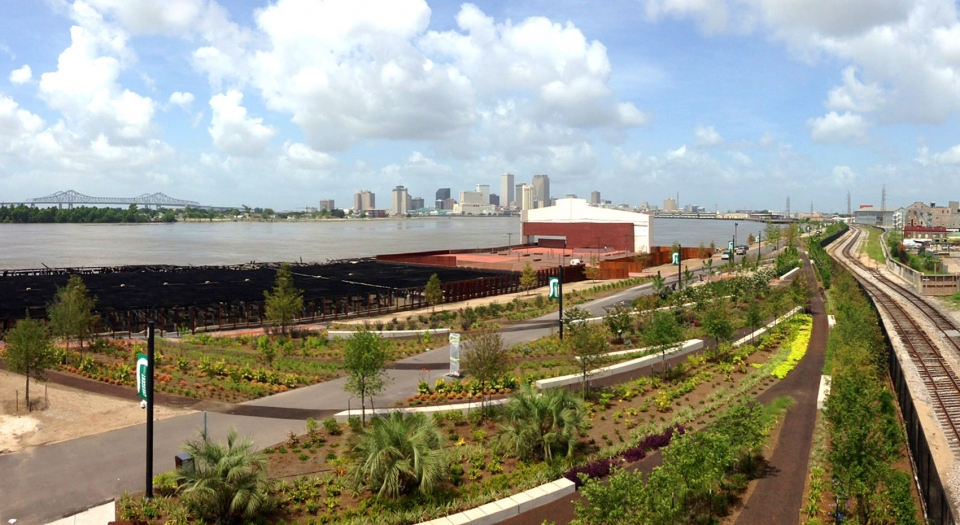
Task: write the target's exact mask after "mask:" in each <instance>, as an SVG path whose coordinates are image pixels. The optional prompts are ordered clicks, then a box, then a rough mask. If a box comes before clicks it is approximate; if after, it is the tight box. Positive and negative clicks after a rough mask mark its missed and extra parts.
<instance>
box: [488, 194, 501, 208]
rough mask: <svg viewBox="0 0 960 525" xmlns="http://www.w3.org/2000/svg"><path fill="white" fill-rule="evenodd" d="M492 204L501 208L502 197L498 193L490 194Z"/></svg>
mask: <svg viewBox="0 0 960 525" xmlns="http://www.w3.org/2000/svg"><path fill="white" fill-rule="evenodd" d="M489 200H490V204H491V205H493V206H500V196H499V195H497V194H496V193H491V194H490V199H489Z"/></svg>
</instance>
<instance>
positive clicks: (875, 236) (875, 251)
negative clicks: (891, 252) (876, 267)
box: [863, 228, 887, 263]
mask: <svg viewBox="0 0 960 525" xmlns="http://www.w3.org/2000/svg"><path fill="white" fill-rule="evenodd" d="M868 230H869V231H870V237H869V238H868V239H867V244H865V245H864V248H863V251H865V252H866V253H867V255H868V256H869V257H870V258H871V259H873V260H874V261H877V262H880V263H885V262H887V258H886V257H884V256H883V246H882V245H881V244H880V243H881V242H882V241H881V240H880V233H881V232H880V230H878V229H877V228H868Z"/></svg>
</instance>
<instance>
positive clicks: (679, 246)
mask: <svg viewBox="0 0 960 525" xmlns="http://www.w3.org/2000/svg"><path fill="white" fill-rule="evenodd" d="M682 268H683V245H682V244H680V243H677V290H679V289H681V288H683V279H682V277H683V276H682V275H681V271H682Z"/></svg>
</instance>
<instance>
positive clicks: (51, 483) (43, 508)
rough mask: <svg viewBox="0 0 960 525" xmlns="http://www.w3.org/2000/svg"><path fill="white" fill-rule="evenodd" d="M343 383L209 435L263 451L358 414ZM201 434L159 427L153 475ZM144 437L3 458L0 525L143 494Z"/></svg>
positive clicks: (432, 356) (413, 365)
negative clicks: (329, 420)
mask: <svg viewBox="0 0 960 525" xmlns="http://www.w3.org/2000/svg"><path fill="white" fill-rule="evenodd" d="M666 277H667V280H668V284H672V283H675V282H676V274H674V275H671V276H666ZM650 290H651V284H650V283H647V284H644V285H640V286H637V287H634V288H630V289H627V290H623V291H621V292H617V293H616V294H613V295H611V296H609V297H605V298H603V299H598V300H595V301H591V302H589V303H586V304H583V305H580V307H581V308H583V309H585V310H586V311H587V312H589V313H590V314H592V315H594V316H601V315H603V314H604V311H605V308H608V307H610V306H613V305H614V304H616V303H618V302H620V301H629V300H632V299H633V298H635V297H638V296H640V295H643V294H646V293H650ZM556 320H557V314H556V313H552V314H548V315H545V316H543V317H540V318H537V319H533V320H530V321H526V322H522V323H518V324H516V325H513V326H511V327H509V328H507V329H505V330H504V331H503V338H504V341H505V343H506V344H508V345H511V346H513V345H516V344H519V343H523V342H529V341H533V340H535V339H538V338H540V337H543V336H546V335H550V334H551V333H553V332H555V331H556V329H557V324H556ZM551 321H554V322H553V323H551ZM449 352H450V351H449V347H448V346H445V347H442V348H437V349H435V350H431V351H429V352H425V353H423V354H419V355H416V356H413V357H409V358H406V359H402V360H400V361H398V362H397V363H398V364H401V365H403V366H404V369H396V368H394V369H391V370H389V376H390V379H391V381H390V382H389V384H388V386H387V388H386V390H385V391H384V393H383V394H382V395H381V396H378V397H376V398H374V405H375V406H377V407H386V406H390V405H392V404H393V403H394V402H396V401H398V400H402V399H406V398H407V397H409V396H410V395H411V394H412V393H413V392H416V388H417V383H418V381H419V380H420V377H421V373H422V369H423V368H427V369H428V370H429V374H430V376H431V377H430V380H433V379H435V378H436V377H440V376H442V375H443V374H444V373H445V369H446V366H447V365H448V363H449V355H450V354H449ZM345 382H346V379H345V378H340V379H336V380H333V381H327V382H324V383H319V384H316V385H311V386H308V387H304V388H299V389H296V390H291V391H288V392H285V393H282V394H277V395H273V396H270V397H265V398H261V399H257V400H254V401H250V402H248V403H244V404H243V405H241V407H243V408H245V409H246V410H243V412H245V413H247V414H250V413H253V414H270V415H272V416H273V417H257V416H251V415H238V414H223V413H212V412H208V414H207V428H208V432H209V434H210V435H211V436H212V438H213V439H215V440H221V439H223V437H224V436H226V434H227V432H229V430H230V429H231V427H235V428H236V429H237V430H238V431H239V433H240V435H241V436H250V437H252V438H253V439H254V441H255V442H256V443H257V445H258V446H260V447H265V446H269V445H272V444H274V443H278V442H281V441H284V440H285V439H286V437H287V434H288V433H289V432H290V431H295V432H297V433H303V432H305V428H304V427H305V425H304V423H305V421H304V419H303V418H301V417H299V416H298V417H297V418H295V419H289V418H290V417H294V415H293V414H297V413H298V412H299V411H310V412H311V413H312V414H314V417H315V418H317V417H329V415H332V414H333V413H335V412H338V411H341V410H345V409H347V407H348V404H349V405H350V406H352V407H353V408H357V406H356V405H357V400H356V399H350V397H349V395H348V394H346V393H345V391H344V389H343V387H344V384H345ZM201 428H202V415H201V413H199V412H196V413H193V414H189V415H184V416H179V417H174V418H170V419H165V420H162V421H156V422H155V423H154V449H153V457H154V474H155V475H156V474H159V473H161V472H165V471H167V470H171V469H173V467H174V465H173V458H174V456H175V455H176V454H177V453H179V452H180V450H181V447H182V444H183V443H184V441H187V440H189V439H193V438H195V437H197V435H198V432H199V431H200V430H201ZM145 435H146V424H145V423H144V424H142V425H136V426H131V427H126V428H122V429H118V430H113V431H110V432H105V433H102V434H97V435H92V436H87V437H83V438H78V439H74V440H70V441H65V442H61V443H55V444H51V445H46V446H42V447H38V448H33V449H30V450H27V451H24V452H20V453H17V454H8V455H2V456H0V472H2V473H3V475H2V476H0V522H4V523H7V522H8V520H10V519H16V520H17V521H16V523H17V524H18V525H34V524H43V523H47V522H50V521H53V520H55V519H59V518H61V517H64V516H69V515H72V514H74V513H77V512H79V511H82V510H85V509H87V508H90V507H92V506H95V505H97V504H101V503H103V502H105V501H109V500H111V499H114V498H116V497H118V496H119V495H120V494H122V493H123V492H124V491H128V492H138V491H142V490H144V488H145V484H146V476H145V470H144V463H145V457H144V456H145V453H144V443H145V439H146V438H145Z"/></svg>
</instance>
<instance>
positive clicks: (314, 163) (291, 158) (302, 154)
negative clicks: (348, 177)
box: [282, 142, 337, 170]
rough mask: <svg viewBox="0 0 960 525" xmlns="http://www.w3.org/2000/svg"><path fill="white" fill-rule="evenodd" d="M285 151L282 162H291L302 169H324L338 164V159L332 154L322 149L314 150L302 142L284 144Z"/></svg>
mask: <svg viewBox="0 0 960 525" xmlns="http://www.w3.org/2000/svg"><path fill="white" fill-rule="evenodd" d="M283 152H284V157H283V159H282V162H289V163H290V164H292V165H294V166H296V167H298V168H301V169H309V170H324V169H329V168H332V167H333V166H335V165H336V164H337V159H335V158H333V157H332V156H330V155H328V154H326V153H323V152H322V151H314V150H313V149H311V148H310V146H307V145H306V144H303V143H300V142H287V143H286V144H284V145H283Z"/></svg>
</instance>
